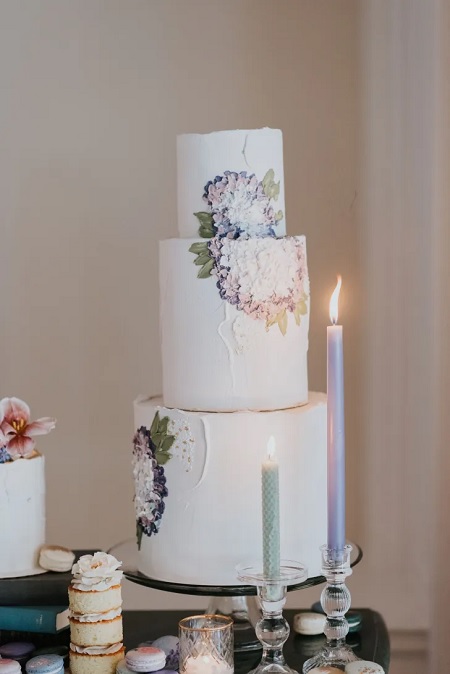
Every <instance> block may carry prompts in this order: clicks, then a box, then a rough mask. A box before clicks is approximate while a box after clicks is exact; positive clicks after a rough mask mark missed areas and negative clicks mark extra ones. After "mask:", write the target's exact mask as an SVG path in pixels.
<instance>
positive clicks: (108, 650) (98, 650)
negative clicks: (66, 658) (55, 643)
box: [70, 643, 123, 655]
mask: <svg viewBox="0 0 450 674" xmlns="http://www.w3.org/2000/svg"><path fill="white" fill-rule="evenodd" d="M122 648H123V644H122V643H117V644H110V645H108V646H77V645H76V644H72V643H71V644H70V650H71V651H73V652H74V653H80V654H84V655H110V654H112V653H117V652H118V651H120V650H121V649H122Z"/></svg>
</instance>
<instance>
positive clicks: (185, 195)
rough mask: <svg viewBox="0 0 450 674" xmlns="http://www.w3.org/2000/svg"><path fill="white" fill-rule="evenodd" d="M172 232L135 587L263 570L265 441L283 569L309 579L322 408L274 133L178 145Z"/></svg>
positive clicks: (321, 522) (164, 249)
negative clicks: (310, 372)
mask: <svg viewBox="0 0 450 674" xmlns="http://www.w3.org/2000/svg"><path fill="white" fill-rule="evenodd" d="M177 151H178V231H179V235H180V238H178V239H169V240H166V241H162V242H161V245H160V320H161V337H162V363H163V395H162V397H154V398H146V397H140V398H138V400H136V402H135V405H134V417H135V428H136V433H135V436H134V441H133V475H134V480H135V509H136V520H137V534H138V536H137V537H138V545H139V549H140V552H139V569H140V571H142V572H143V573H144V574H146V575H148V576H151V577H152V578H157V579H160V580H165V581H169V582H178V583H193V584H197V585H204V584H218V585H236V584H237V580H236V571H235V567H236V565H237V564H239V563H242V562H246V561H252V560H253V561H257V560H258V559H259V558H260V557H261V555H262V524H261V462H262V460H263V459H264V458H265V456H266V452H267V449H266V448H267V443H268V440H269V438H270V436H273V437H274V438H275V442H276V452H277V460H278V463H279V474H280V516H281V554H282V557H283V558H285V559H294V560H298V561H300V562H302V563H304V564H305V565H306V566H307V567H308V572H309V576H315V575H318V574H319V573H320V567H321V558H320V551H319V547H320V545H321V544H323V543H324V541H325V540H326V397H325V395H323V394H318V393H312V394H311V393H310V394H309V396H308V382H307V351H308V327H309V307H310V290H309V278H308V269H307V263H306V243H305V237H304V236H292V237H291V236H286V219H285V205H284V176H283V146H282V134H281V131H279V130H275V129H267V128H265V129H258V130H251V131H246V130H238V131H223V132H218V133H212V134H207V135H197V134H188V135H183V136H180V137H179V138H178V146H177Z"/></svg>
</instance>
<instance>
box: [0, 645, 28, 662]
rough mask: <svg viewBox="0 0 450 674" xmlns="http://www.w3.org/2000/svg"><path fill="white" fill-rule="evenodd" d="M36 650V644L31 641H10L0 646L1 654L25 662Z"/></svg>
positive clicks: (3, 656)
mask: <svg viewBox="0 0 450 674" xmlns="http://www.w3.org/2000/svg"><path fill="white" fill-rule="evenodd" d="M35 650H36V646H35V645H34V644H32V643H31V641H10V642H8V643H7V644H3V646H0V655H1V657H2V658H11V660H17V661H18V662H20V664H24V663H25V662H26V660H28V658H30V657H31V654H32V653H33V652H34V651H35Z"/></svg>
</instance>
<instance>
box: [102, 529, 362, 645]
mask: <svg viewBox="0 0 450 674" xmlns="http://www.w3.org/2000/svg"><path fill="white" fill-rule="evenodd" d="M351 545H352V548H353V552H352V557H351V560H350V566H351V567H354V566H356V565H357V564H359V562H360V561H361V559H362V556H363V552H362V550H361V548H360V547H359V545H357V544H356V543H351ZM108 552H109V553H110V554H112V555H114V557H116V558H117V559H119V560H121V561H122V568H123V573H124V576H125V578H127V580H131V582H132V583H137V584H138V585H143V586H144V587H151V588H153V589H154V590H163V591H164V592H175V593H176V594H190V595H193V596H197V597H209V602H208V606H207V608H206V611H205V613H209V614H214V613H220V614H221V615H227V616H230V617H231V618H233V622H234V649H235V651H236V652H246V651H251V650H256V649H260V648H261V643H260V642H259V641H258V640H257V638H256V635H255V629H254V628H255V625H256V623H257V622H258V620H259V619H260V617H261V611H260V608H259V605H258V601H257V596H256V595H257V588H256V587H255V586H254V585H239V584H236V585H193V584H189V583H169V582H167V581H165V580H160V579H158V578H150V577H149V576H146V575H145V574H143V573H142V572H141V571H138V568H137V567H138V548H137V545H136V540H135V539H134V538H130V539H128V540H126V541H122V542H121V543H117V544H116V545H113V546H112V547H111V548H110V549H109V550H108ZM322 583H325V577H324V576H312V577H310V578H307V579H306V580H304V581H302V582H301V583H294V584H292V585H289V586H288V588H287V590H288V592H292V591H294V590H305V589H307V588H309V587H314V586H315V585H321V584H322Z"/></svg>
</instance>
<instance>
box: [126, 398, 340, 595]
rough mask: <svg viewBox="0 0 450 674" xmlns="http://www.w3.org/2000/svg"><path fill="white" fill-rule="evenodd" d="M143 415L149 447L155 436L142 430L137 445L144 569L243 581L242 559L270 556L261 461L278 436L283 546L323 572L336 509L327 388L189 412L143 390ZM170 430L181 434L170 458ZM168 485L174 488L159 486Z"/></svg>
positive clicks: (160, 575) (208, 580) (163, 576)
mask: <svg viewBox="0 0 450 674" xmlns="http://www.w3.org/2000/svg"><path fill="white" fill-rule="evenodd" d="M157 412H158V417H157V418H156V421H155V415H156V413H157ZM166 417H168V419H166ZM134 418H135V426H136V428H137V429H139V428H141V427H145V428H147V429H149V431H150V436H151V438H152V442H151V443H148V446H150V447H151V449H150V450H148V449H147V450H145V449H143V448H144V447H145V438H147V442H148V435H147V436H146V435H145V434H143V433H140V434H137V435H136V436H135V450H134V454H133V457H134V458H133V472H134V476H135V485H136V499H135V505H136V516H137V518H138V524H139V523H140V524H141V525H142V523H146V525H147V527H146V531H145V530H144V531H143V533H142V538H141V547H140V552H139V562H138V566H139V570H140V571H141V572H142V573H144V574H146V575H148V576H150V577H152V578H156V579H160V580H165V581H169V582H179V583H194V584H200V585H204V584H217V585H235V584H237V580H236V571H235V568H236V565H238V564H240V563H243V562H252V561H253V562H258V561H261V557H262V524H261V463H262V461H263V460H264V458H265V456H266V452H267V443H268V440H269V438H270V436H271V435H273V436H274V438H275V441H276V455H277V459H278V462H279V475H280V512H281V555H282V557H283V558H285V559H292V560H296V561H300V562H302V563H303V564H305V565H306V566H307V567H308V575H309V576H316V575H319V574H320V569H321V558H320V551H319V548H320V546H321V545H323V544H324V543H325V542H326V518H327V511H326V396H325V395H324V394H320V393H312V394H310V402H309V404H308V405H304V406H301V407H297V408H295V409H289V410H282V411H274V412H235V413H232V414H226V413H204V412H186V411H182V410H177V409H168V408H166V407H163V403H162V399H161V398H159V399H158V398H154V399H147V400H145V399H138V400H137V401H136V402H135V406H134ZM152 424H153V429H152ZM157 426H158V427H157ZM151 429H152V430H151ZM165 429H166V430H165ZM168 436H172V437H174V438H175V440H174V441H173V443H172V444H171V446H170V448H169V450H168V454H169V455H170V456H169V458H167V451H165V450H164V447H166V448H167V446H168V445H169V444H170V442H171V441H168V442H167V437H168ZM165 440H166V444H164V441H165ZM152 459H153V461H152ZM152 467H153V469H152ZM153 470H154V471H155V472H153ZM152 474H153V475H156V476H157V477H156V478H152V477H151V475H152ZM149 475H150V477H149ZM164 479H165V483H164ZM152 480H153V486H151V483H152ZM162 484H164V486H165V488H166V489H167V494H166V492H165V491H163V492H162V491H161V489H158V485H160V486H161V485H162ZM149 485H150V487H151V488H150V487H149ZM161 494H162V501H163V504H164V505H163V507H162V508H161V503H160V502H161ZM152 519H154V520H155V526H154V527H153V530H152V527H151V524H150V523H151V521H152ZM158 527H159V528H158ZM155 530H156V532H155ZM141 531H142V527H141ZM149 532H151V533H150V535H148V533H149Z"/></svg>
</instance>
